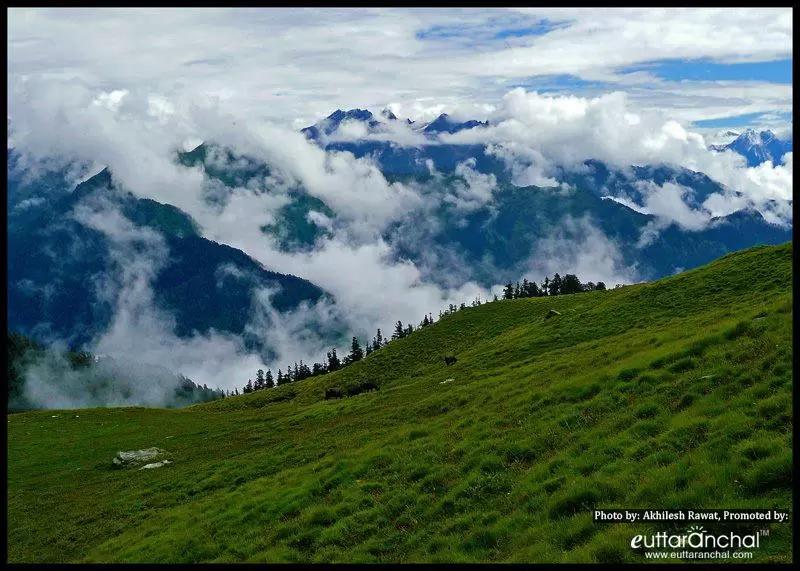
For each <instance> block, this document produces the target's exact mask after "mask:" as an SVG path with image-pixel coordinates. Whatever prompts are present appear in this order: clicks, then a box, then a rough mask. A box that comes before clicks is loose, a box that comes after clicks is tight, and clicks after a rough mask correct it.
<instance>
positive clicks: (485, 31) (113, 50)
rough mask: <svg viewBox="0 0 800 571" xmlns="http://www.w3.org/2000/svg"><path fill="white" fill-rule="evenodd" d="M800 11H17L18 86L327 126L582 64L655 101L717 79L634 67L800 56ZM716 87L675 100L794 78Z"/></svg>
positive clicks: (482, 105)
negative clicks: (675, 76) (148, 98)
mask: <svg viewBox="0 0 800 571" xmlns="http://www.w3.org/2000/svg"><path fill="white" fill-rule="evenodd" d="M791 15H792V12H791V9H790V8H779V9H772V8H764V9H753V8H750V9H747V10H730V9H723V10H718V9H698V8H691V9H676V8H671V9H660V10H654V9H647V10H643V9H624V10H623V9H611V10H608V9H606V10H592V9H585V8H583V9H578V10H574V9H539V8H535V9H527V10H526V9H523V10H517V9H514V10H505V9H470V10H452V9H425V10H402V9H330V10H325V13H324V14H321V13H319V11H317V10H313V9H310V10H297V9H294V8H292V9H288V8H286V9H284V8H277V9H276V8H273V9H241V8H234V9H182V8H172V9H101V10H98V9H78V10H75V9H68V10H65V9H60V8H51V9H42V8H32V9H25V8H12V9H10V10H9V28H8V30H9V35H8V47H9V53H10V54H11V59H10V60H9V77H10V81H9V84H11V83H12V81H11V79H15V80H16V79H19V78H22V77H32V78H33V77H39V78H51V79H56V80H59V81H64V82H69V81H75V80H77V81H80V82H82V83H83V84H85V85H88V86H90V87H92V88H96V89H102V90H103V91H105V92H106V93H111V92H114V91H116V90H130V91H135V90H140V89H144V90H147V91H148V92H151V93H158V94H160V95H161V96H163V97H166V98H168V99H174V98H176V97H179V96H180V95H181V94H186V93H190V94H193V95H195V96H200V97H212V98H216V99H218V100H221V101H224V102H227V103H230V104H231V105H232V106H235V107H237V108H239V109H241V110H242V112H243V114H244V115H245V116H247V117H249V118H251V119H252V118H258V119H261V118H265V117H270V118H272V119H276V120H279V121H283V122H285V124H286V125H289V124H291V122H292V120H294V119H297V118H300V117H302V118H305V119H306V120H307V121H308V123H306V124H310V123H313V122H315V121H316V120H317V119H318V118H321V117H324V116H325V115H327V114H328V113H329V112H330V111H331V110H333V109H336V108H349V107H368V108H378V109H380V108H383V107H384V106H386V105H387V104H388V105H390V106H392V109H393V110H395V113H397V115H398V116H400V117H405V116H411V117H412V118H415V119H419V120H420V121H426V120H431V119H433V118H435V116H436V115H438V114H439V113H441V112H443V111H447V112H448V113H451V114H453V115H454V116H459V115H462V114H463V116H464V117H467V118H474V117H475V116H476V115H478V116H479V117H478V118H482V117H480V116H482V115H485V114H486V112H487V105H488V106H491V103H492V102H493V101H495V100H496V99H497V98H498V97H499V95H500V94H501V93H503V92H505V91H507V89H508V87H509V86H510V85H511V84H513V83H516V82H518V81H520V80H530V79H532V78H536V77H548V76H553V75H563V74H573V75H575V76H577V77H579V78H581V79H583V80H586V81H602V82H609V83H617V84H619V85H620V86H636V87H637V89H638V90H639V91H640V93H641V94H642V96H644V97H647V96H648V95H647V92H649V91H651V90H653V91H655V92H654V94H653V96H654V98H656V99H658V98H661V99H662V100H663V97H662V96H663V95H664V93H663V92H661V93H657V92H658V91H659V90H661V89H666V90H681V91H684V90H685V91H691V89H692V86H693V85H695V84H696V85H698V86H701V85H703V82H686V83H685V84H684V83H681V84H676V83H674V82H673V83H670V82H664V81H660V80H655V78H653V76H652V75H650V74H648V73H646V72H633V73H631V71H630V70H629V69H628V68H630V67H631V66H634V65H640V64H647V63H650V62H654V61H658V60H665V59H670V60H675V59H695V60H696V59H708V60H711V61H716V62H728V63H730V62H740V61H767V60H771V59H779V58H791V57H792V34H793V29H792V18H791ZM548 22H549V23H550V25H554V28H553V29H551V30H550V31H549V32H547V33H543V34H538V35H523V36H521V37H514V36H509V35H508V34H504V33H503V32H505V31H507V30H515V29H525V28H531V27H533V28H536V27H542V26H543V25H545V26H546V25H547V24H548ZM439 32H443V34H440V33H439ZM144 37H146V38H147V41H146V42H145V41H142V38H144ZM122 61H124V62H125V65H120V63H119V62H122ZM716 83H717V82H711V83H709V82H706V83H705V85H706V87H705V88H702V87H701V90H702V89H706V90H707V91H706V92H705V93H700V92H698V93H697V94H695V95H693V96H692V97H695V98H697V97H704V98H705V100H702V101H700V100H695V101H694V103H693V104H692V102H691V101H690V98H687V97H681V96H678V95H674V94H673V95H671V96H670V97H671V98H672V99H673V100H679V101H673V103H672V104H670V105H669V106H671V107H672V108H673V110H675V111H689V112H691V109H696V110H700V109H703V108H709V107H713V106H717V107H725V108H726V109H727V111H726V112H727V113H731V114H735V113H732V111H734V110H735V109H736V108H737V106H738V108H739V109H745V108H748V107H750V105H751V103H752V104H753V105H754V106H757V107H760V108H761V109H762V110H763V111H769V110H780V109H781V108H782V109H785V108H786V107H787V106H788V107H791V91H790V87H789V93H788V99H787V96H786V95H784V96H781V98H780V99H778V100H776V99H774V98H770V97H765V95H764V91H763V87H764V86H763V85H761V86H758V85H752V86H750V87H748V85H747V82H727V84H726V85H725V86H723V85H721V84H720V85H716ZM721 83H724V82H721ZM783 88H784V90H785V86H783ZM589 89H591V88H589ZM714 90H715V91H714ZM712 91H714V92H713V93H712ZM743 100H744V103H743ZM687 102H688V103H689V104H690V106H689V108H688V109H687V108H686V103H687ZM655 105H658V106H661V107H664V106H663V104H662V102H656V103H655ZM645 106H646V105H645ZM481 109H483V111H481ZM739 112H740V113H741V112H748V111H739ZM696 115H697V114H696V113H695V115H694V116H695V117H696ZM696 118H699V117H696ZM680 119H681V120H687V119H686V118H685V117H681V118H680ZM688 120H694V119H688Z"/></svg>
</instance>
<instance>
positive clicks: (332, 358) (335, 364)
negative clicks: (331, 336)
mask: <svg viewBox="0 0 800 571" xmlns="http://www.w3.org/2000/svg"><path fill="white" fill-rule="evenodd" d="M341 365H342V363H341V361H339V357H337V356H336V347H334V348H333V349H331V350H330V351H328V372H329V373H332V372H333V371H338V370H339V368H340V367H341Z"/></svg>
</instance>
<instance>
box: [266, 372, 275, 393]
mask: <svg viewBox="0 0 800 571" xmlns="http://www.w3.org/2000/svg"><path fill="white" fill-rule="evenodd" d="M264 386H265V387H266V388H268V389H271V388H273V387H274V386H275V380H274V379H273V378H272V369H267V376H266V377H265V378H264Z"/></svg>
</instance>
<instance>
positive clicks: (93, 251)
mask: <svg viewBox="0 0 800 571" xmlns="http://www.w3.org/2000/svg"><path fill="white" fill-rule="evenodd" d="M346 122H353V123H357V124H359V125H361V127H363V129H362V130H361V131H362V132H363V133H366V136H364V137H356V138H355V139H351V140H344V139H341V138H337V137H336V135H337V132H338V131H339V129H340V128H341V126H342V125H343V124H345V123H346ZM393 123H398V124H400V125H402V126H404V127H410V128H411V129H412V130H413V131H415V132H417V133H419V134H420V135H421V136H422V137H424V138H425V140H426V142H425V143H422V144H419V145H416V146H408V145H400V144H397V143H396V142H393V141H390V140H386V139H383V140H382V139H380V138H374V137H372V138H371V137H370V136H369V135H370V134H380V133H385V132H387V131H390V130H391V128H392V124H393ZM488 125H489V123H488V121H476V120H470V121H464V122H460V121H456V120H454V119H453V118H451V117H450V116H448V115H447V114H442V115H440V116H439V117H437V118H436V119H435V120H433V121H431V122H429V123H426V124H419V125H417V124H416V123H414V122H412V121H411V120H403V119H399V118H398V117H397V116H396V115H395V114H394V113H392V112H391V111H390V110H388V109H386V110H384V111H383V112H382V113H381V114H380V115H379V116H375V115H373V114H372V113H371V112H370V111H367V110H363V109H353V110H348V111H342V110H337V111H335V112H334V113H332V114H330V115H329V116H328V117H326V118H325V119H323V120H322V121H320V122H318V123H317V124H315V125H312V126H310V127H307V128H305V129H303V130H302V133H303V134H304V135H305V136H306V137H307V138H308V139H310V140H311V141H314V142H315V143H316V144H318V145H319V146H320V147H322V148H324V149H325V150H327V151H340V152H341V151H346V152H349V153H352V154H353V155H354V156H355V157H357V158H365V157H368V158H370V159H371V160H372V161H374V163H375V164H376V165H378V167H379V168H380V170H381V172H382V173H383V174H384V176H385V177H386V179H387V180H388V181H389V182H402V183H404V184H409V185H413V186H414V188H416V189H417V190H418V192H419V193H420V195H421V196H422V197H423V199H424V202H425V205H426V207H425V208H424V209H422V210H417V211H411V212H408V213H407V215H406V216H404V217H402V218H401V219H399V220H395V221H394V222H392V223H391V224H389V225H388V227H386V228H385V229H384V230H383V231H382V235H381V238H382V239H383V240H385V242H386V243H387V244H389V246H390V248H391V257H392V258H393V259H394V260H395V261H401V260H409V261H412V262H414V263H415V264H416V265H417V266H418V268H419V269H420V271H421V273H422V277H423V279H426V280H429V281H433V282H435V283H439V284H442V285H447V284H449V283H452V279H453V275H454V274H455V275H457V277H459V278H460V279H462V280H464V281H466V280H468V279H472V280H475V281H476V282H478V283H479V284H480V285H482V286H485V287H490V286H492V285H495V284H499V283H505V282H506V281H509V280H516V279H519V278H520V276H521V275H522V274H523V273H524V272H525V271H526V268H528V267H529V266H530V263H531V260H532V257H535V253H536V251H537V246H539V245H541V244H543V243H547V241H548V240H549V239H550V238H551V237H552V236H553V235H554V234H557V235H558V236H559V237H560V239H562V240H564V241H567V242H578V243H581V242H582V243H585V244H591V243H592V241H593V240H594V239H595V237H594V234H593V231H594V229H596V230H598V231H600V232H602V234H603V235H605V236H606V237H607V239H608V240H609V241H610V242H611V243H613V244H616V246H617V249H618V253H619V257H620V259H619V260H618V263H619V265H620V266H621V267H623V268H629V269H633V271H634V273H635V276H636V278H637V279H640V280H649V279H656V278H659V277H663V276H666V275H670V274H673V273H675V272H676V271H680V270H681V269H686V268H692V267H696V266H699V265H702V264H705V263H707V262H709V261H711V260H713V259H715V258H717V257H719V256H721V255H724V254H725V253H727V252H730V251H733V250H738V249H741V248H745V247H748V246H752V245H756V244H779V243H783V242H785V241H787V240H790V239H791V228H790V227H786V226H778V225H775V224H772V223H770V222H768V221H767V220H766V219H765V218H764V216H763V215H762V213H761V212H759V211H758V210H756V209H755V208H752V207H745V208H743V209H741V210H739V211H737V212H734V213H732V214H730V215H728V216H724V217H718V218H715V219H712V220H711V221H710V222H709V223H708V224H707V225H705V226H703V227H702V228H699V229H698V228H695V229H687V228H686V227H683V226H680V225H678V224H676V223H665V222H664V221H663V219H661V218H660V217H659V216H656V215H655V214H651V213H648V210H647V208H645V205H646V199H647V193H648V190H647V189H648V188H649V186H648V185H663V184H665V183H673V184H675V185H679V186H680V187H681V188H682V189H684V190H685V193H686V194H685V195H684V196H683V200H684V202H685V204H686V205H687V206H689V207H690V208H693V209H701V208H702V204H703V202H704V201H705V200H706V199H707V198H708V197H709V196H711V195H713V194H715V193H719V194H722V193H724V192H725V191H726V189H725V188H724V187H723V185H721V184H719V183H718V182H716V181H714V180H713V179H711V178H709V177H708V176H707V175H705V174H704V173H701V172H695V171H691V170H688V169H685V168H682V167H678V166H675V165H669V164H657V165H631V167H630V168H627V169H619V168H615V167H612V166H610V165H608V164H606V163H603V162H601V161H597V160H588V161H586V162H585V163H584V164H583V165H580V168H572V169H561V170H560V171H559V172H558V173H556V174H555V175H554V177H555V179H556V182H557V184H558V185H559V187H557V188H556V189H554V188H547V187H539V186H530V185H528V186H517V185H515V184H514V183H513V177H512V174H511V172H510V170H509V168H508V166H507V165H506V164H505V162H504V161H503V160H501V159H499V158H498V157H497V156H496V155H494V154H492V153H490V152H487V149H486V147H485V146H484V145H481V144H452V143H442V142H441V141H439V140H438V136H439V135H440V134H444V133H447V134H452V133H456V132H459V131H464V130H468V129H482V128H486V127H487V126H488ZM725 148H726V149H731V150H734V151H735V152H740V153H742V154H745V153H747V154H745V156H747V158H748V162H749V163H752V162H755V161H760V160H762V159H763V160H774V158H775V157H776V156H782V155H783V154H784V153H785V152H786V149H789V150H791V141H789V142H788V143H786V142H781V141H780V140H779V139H777V138H776V137H774V136H770V134H769V133H767V134H765V132H762V133H760V134H759V136H758V137H754V136H753V133H752V132H750V131H745V133H743V134H741V135H740V136H739V137H738V138H737V139H736V140H734V141H733V142H731V143H730V144H728V145H726V146H725ZM717 150H721V149H717ZM211 154H213V157H214V160H211ZM220 157H223V158H224V160H219V158H220ZM767 157H769V158H767ZM7 158H8V176H9V179H8V180H9V185H8V188H9V191H8V212H9V219H8V237H9V259H8V276H9V286H8V293H9V296H8V316H9V321H8V323H9V327H10V328H12V329H17V330H20V331H21V332H24V333H26V334H30V335H32V336H34V337H38V338H61V339H68V340H69V341H71V342H72V343H75V344H77V345H80V344H84V343H87V342H89V341H90V340H91V339H92V338H94V337H96V336H97V335H99V334H100V333H102V331H104V330H105V329H106V328H107V327H108V326H109V324H110V321H111V319H112V317H113V315H114V310H115V307H114V303H113V299H109V298H108V297H105V298H104V297H103V296H102V295H99V294H98V291H100V290H102V284H103V280H104V279H107V278H105V277H104V276H107V275H109V270H111V273H112V274H113V272H114V271H115V268H116V269H118V268H117V266H115V264H118V262H116V261H115V259H114V257H113V255H112V254H113V248H114V244H113V243H112V242H111V241H110V239H109V236H107V235H106V234H104V233H103V232H101V231H98V230H97V229H96V228H92V227H91V226H90V225H87V223H86V222H85V221H83V220H81V219H80V218H79V217H76V216H75V208H76V206H78V205H80V204H85V203H86V202H87V201H89V202H91V201H95V202H96V201H98V200H102V201H105V202H107V203H110V204H113V205H114V207H115V208H118V209H119V211H120V213H121V214H122V216H123V217H124V218H125V219H126V220H127V221H128V222H129V223H130V224H131V225H133V227H135V228H145V229H150V230H153V231H155V232H157V233H158V234H159V235H161V236H162V237H163V240H164V245H165V248H166V250H167V251H168V252H169V255H168V257H167V259H166V261H165V262H164V264H163V266H162V267H160V268H158V269H157V271H156V273H155V276H154V279H153V283H152V286H153V292H154V297H155V302H156V303H157V305H158V306H159V307H161V308H163V309H164V310H165V311H166V312H168V313H169V314H170V315H172V316H173V317H174V319H175V331H176V333H177V334H178V335H179V336H184V337H186V336H190V335H192V334H193V332H200V333H206V332H209V331H211V330H215V331H220V332H228V333H233V334H236V335H241V336H242V337H243V338H244V340H245V345H246V347H247V348H248V349H251V350H259V348H260V342H259V340H258V338H257V336H253V335H252V334H250V333H248V330H247V328H246V325H247V323H248V320H249V316H250V315H249V314H250V308H251V303H252V299H253V295H254V293H255V292H256V291H258V290H259V289H263V288H270V289H273V290H276V291H277V293H275V294H274V296H273V298H272V303H273V305H274V307H275V309H276V310H278V311H279V312H285V311H291V310H292V309H295V308H297V307H298V306H299V305H300V304H302V303H307V304H315V303H318V302H319V301H321V300H322V299H324V298H325V299H330V295H329V294H327V293H326V292H325V291H323V288H321V287H320V286H319V285H317V284H314V283H311V282H309V281H307V280H305V279H302V278H300V277H297V276H293V275H290V274H287V273H285V272H286V271H287V268H265V267H263V266H262V265H261V264H260V263H258V262H256V261H255V260H253V259H252V258H251V257H249V256H248V255H247V254H245V253H244V252H242V251H240V250H237V249H235V248H232V247H230V246H227V245H225V244H220V243H217V242H214V241H212V240H209V239H207V238H205V237H203V236H202V231H201V229H200V228H198V226H197V224H196V222H195V221H194V220H192V218H191V217H190V216H189V215H187V214H186V213H184V212H182V211H181V210H179V209H178V208H176V207H174V206H172V205H169V204H162V203H159V202H156V201H154V200H149V199H143V198H139V197H136V196H134V195H133V194H131V193H130V192H127V191H126V190H125V189H124V188H122V187H121V185H119V184H118V183H117V182H116V181H115V180H114V176H113V173H112V172H110V171H109V170H108V169H103V170H102V171H100V172H99V173H97V174H95V175H94V176H92V177H90V178H88V179H87V180H85V181H84V182H82V183H80V184H78V185H77V186H76V187H75V188H70V186H69V185H68V183H67V182H66V181H67V178H68V176H67V174H68V173H67V172H66V169H61V170H59V169H55V170H46V169H45V170H44V171H43V172H37V173H31V172H30V171H27V170H26V169H25V168H22V167H20V163H19V160H18V159H19V157H18V155H17V154H16V152H15V151H14V150H13V149H9V151H8V155H7ZM175 160H176V161H177V163H178V164H180V165H182V166H184V167H186V168H194V167H201V168H202V169H203V170H204V172H205V174H206V176H207V177H208V179H209V180H213V181H215V185H213V186H210V187H209V189H210V190H209V191H208V192H207V195H206V197H205V198H206V200H207V201H209V203H214V202H217V203H219V204H224V203H225V202H226V201H227V200H228V199H229V197H230V194H231V193H232V191H233V190H232V189H234V188H256V187H258V190H257V192H265V193H281V194H282V195H285V196H286V197H288V201H287V203H286V204H285V205H284V206H282V207H281V208H280V209H279V210H278V211H277V213H276V216H275V222H274V223H273V224H270V225H265V226H263V227H262V228H261V231H262V232H264V233H265V234H269V235H272V236H273V237H274V238H275V240H276V244H277V245H278V247H279V248H280V249H281V250H283V251H285V252H300V251H309V250H311V249H314V248H315V247H317V246H319V245H320V244H321V243H322V241H323V240H324V239H325V238H326V237H327V236H330V228H329V227H328V226H325V225H321V224H319V223H316V222H315V221H314V220H315V218H314V216H313V214H314V213H318V214H321V215H323V216H324V217H325V218H326V219H328V220H329V221H331V223H332V224H334V225H335V224H336V223H337V213H336V209H335V208H334V207H333V205H330V204H327V203H326V202H325V201H324V200H323V199H322V198H320V197H319V196H315V195H313V194H312V193H311V192H309V191H308V189H306V188H304V187H303V186H302V185H301V184H296V185H294V186H292V187H290V188H288V190H287V188H280V189H278V188H275V187H271V186H270V184H269V183H268V184H266V186H265V185H264V184H263V181H264V180H268V181H269V180H270V175H271V174H274V173H275V172H277V167H275V166H274V165H271V164H267V163H266V162H264V161H263V160H259V159H256V158H254V157H248V156H245V155H242V154H241V153H237V152H235V151H234V150H233V149H228V148H224V147H221V146H219V145H216V144H215V143H214V142H213V141H208V142H205V143H203V144H201V145H199V146H198V147H196V148H195V149H193V150H191V151H181V152H178V153H177V154H176V157H175ZM470 173H477V174H479V175H480V176H483V177H484V178H483V179H482V180H484V181H485V182H486V183H487V184H488V185H490V186H491V190H490V197H489V199H488V200H487V199H486V197H484V198H482V199H479V200H477V199H475V197H474V196H473V195H472V194H471V192H472V187H471V186H470V185H471V184H473V183H474V181H471V179H470V177H472V176H473V175H471V174H470ZM257 182H258V183H259V184H260V185H261V186H259V185H258V184H254V183H257ZM559 189H561V190H559ZM564 189H566V190H564ZM432 221H433V222H432ZM652 229H656V230H657V231H653V232H650V230H652ZM534 261H535V260H534ZM565 270H566V268H565ZM391 318H392V316H387V319H391ZM343 333H344V332H343V331H342V330H337V331H335V332H333V331H332V332H330V334H331V335H332V336H333V337H336V338H337V339H341V337H342V335H343Z"/></svg>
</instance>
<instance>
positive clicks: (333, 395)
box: [325, 387, 344, 400]
mask: <svg viewBox="0 0 800 571" xmlns="http://www.w3.org/2000/svg"><path fill="white" fill-rule="evenodd" d="M343 396H344V395H343V394H342V390H341V389H337V388H336V387H333V388H330V389H325V400H329V399H340V398H342V397H343Z"/></svg>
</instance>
